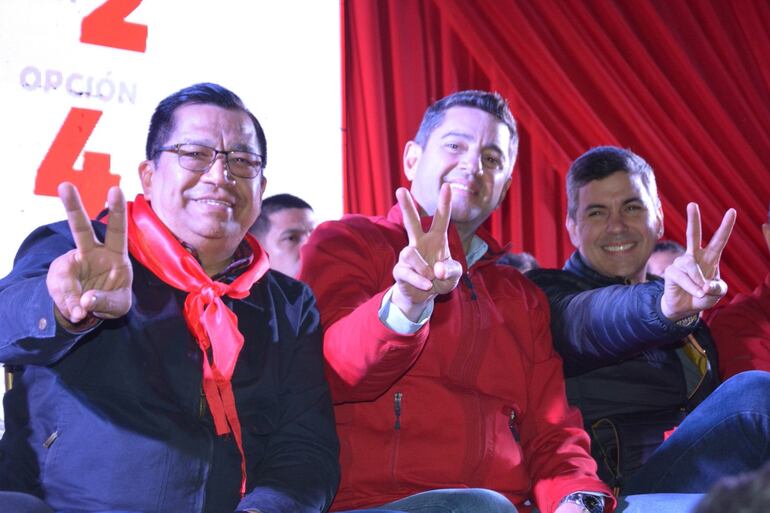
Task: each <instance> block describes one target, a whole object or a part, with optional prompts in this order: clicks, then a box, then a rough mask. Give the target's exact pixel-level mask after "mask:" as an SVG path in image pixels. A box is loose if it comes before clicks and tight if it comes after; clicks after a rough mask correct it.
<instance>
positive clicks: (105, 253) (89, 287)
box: [46, 183, 133, 330]
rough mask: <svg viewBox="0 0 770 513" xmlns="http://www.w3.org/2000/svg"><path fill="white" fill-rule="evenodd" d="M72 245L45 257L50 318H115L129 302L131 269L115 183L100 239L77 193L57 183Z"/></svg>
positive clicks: (67, 322)
mask: <svg viewBox="0 0 770 513" xmlns="http://www.w3.org/2000/svg"><path fill="white" fill-rule="evenodd" d="M59 197H60V198H61V200H62V203H63V204H64V208H65V210H66V211H67V221H68V222H69V227H70V231H71V232H72V238H73V239H74V240H75V249H73V250H71V251H68V252H67V253H64V254H63V255H61V256H60V257H58V258H57V259H56V260H54V261H53V262H51V266H50V267H49V269H48V277H47V279H46V285H47V286H48V293H49V294H50V295H51V298H53V301H54V304H55V305H56V320H57V322H59V324H60V325H62V327H64V328H66V329H75V330H77V329H78V328H80V327H81V326H83V324H84V323H85V324H87V325H88V326H87V327H90V326H92V325H93V321H92V322H88V320H89V319H115V318H117V317H121V316H123V315H125V314H126V313H127V312H128V310H129V309H130V308H131V283H132V281H133V271H132V269H131V263H130V261H129V258H128V247H127V242H126V200H125V198H124V197H123V192H122V191H121V190H120V188H118V187H112V188H111V189H110V191H109V193H108V196H107V206H108V208H109V211H110V217H109V222H108V224H107V234H106V236H105V239H104V243H103V244H102V243H101V242H99V240H98V239H97V238H96V235H95V234H94V230H93V228H92V226H91V222H90V221H89V219H88V216H87V215H86V212H85V209H84V208H83V204H82V202H81V201H80V195H79V194H78V191H77V189H76V188H75V186H74V185H72V184H71V183H62V184H61V185H59Z"/></svg>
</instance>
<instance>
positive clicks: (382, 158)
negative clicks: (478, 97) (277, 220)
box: [342, 0, 770, 293]
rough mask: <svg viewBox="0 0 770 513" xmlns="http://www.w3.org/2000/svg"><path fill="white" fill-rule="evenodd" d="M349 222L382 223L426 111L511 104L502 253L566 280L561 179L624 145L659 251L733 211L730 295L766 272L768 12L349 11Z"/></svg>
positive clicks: (721, 4)
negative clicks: (514, 134) (663, 243)
mask: <svg viewBox="0 0 770 513" xmlns="http://www.w3.org/2000/svg"><path fill="white" fill-rule="evenodd" d="M342 16H343V30H344V35H343V36H344V37H343V39H344V46H343V48H344V64H343V73H344V77H343V82H344V92H343V95H344V99H343V103H344V109H345V110H344V125H345V126H344V139H345V156H344V165H345V170H344V174H345V180H344V183H345V209H346V211H348V212H360V213H364V214H382V213H384V212H385V211H386V210H387V209H388V208H389V207H390V205H392V204H393V202H394V199H393V191H394V190H395V188H396V187H397V186H399V185H402V184H403V185H406V181H405V179H404V177H403V172H402V163H401V156H402V155H401V153H402V150H403V146H404V143H405V142H406V141H407V140H409V139H410V138H411V137H412V136H413V135H414V133H415V131H416V130H417V126H418V124H419V121H420V119H421V116H422V113H423V111H424V110H425V108H426V107H427V106H428V104H429V103H431V102H432V101H434V100H436V99H438V98H441V97H442V96H444V95H446V94H449V93H451V92H454V91H457V90H460V89H468V88H477V89H491V90H497V91H499V92H500V93H502V94H503V95H504V96H505V97H506V98H508V100H509V101H510V104H511V109H512V110H513V113H514V115H515V117H516V118H517V120H518V121H519V128H520V132H521V143H520V152H519V158H518V162H517V164H516V170H515V174H514V185H513V187H512V189H511V192H510V193H509V196H508V198H507V200H506V202H505V204H504V205H503V206H502V207H501V209H500V210H499V211H498V212H496V213H495V214H494V215H493V217H492V218H491V219H490V220H489V222H488V227H489V228H490V229H491V230H492V232H493V233H494V234H495V236H496V237H497V238H498V239H499V240H500V241H501V242H504V243H505V242H509V241H510V242H512V243H513V248H514V250H516V251H519V250H526V251H530V252H531V253H533V254H534V255H535V256H536V257H537V258H538V260H539V261H540V262H541V264H542V265H544V266H546V267H561V265H562V264H563V262H564V260H565V259H566V258H567V257H568V256H569V254H570V253H571V252H572V246H571V244H570V243H569V239H568V238H567V236H566V231H565V229H564V217H565V209H566V201H565V194H564V174H565V172H566V170H567V167H568V166H569V163H570V162H571V161H572V160H573V159H574V158H576V157H577V156H578V155H580V154H581V153H583V152H584V151H585V150H587V149H588V148H590V147H592V146H596V145H600V144H613V145H619V146H623V147H628V148H630V149H632V150H633V151H635V152H637V153H639V154H640V155H642V156H643V157H644V158H646V159H647V160H648V161H649V162H650V164H652V166H653V167H654V169H655V170H656V176H657V178H658V185H659V189H660V195H661V199H662V201H663V207H664V213H665V224H666V237H667V238H671V239H674V240H677V241H679V242H683V240H684V230H685V225H686V213H685V208H686V204H687V202H689V201H696V202H698V203H699V204H700V206H701V214H702V218H703V224H704V238H705V239H706V241H708V238H709V237H710V235H711V234H712V233H713V230H714V229H715V228H716V226H717V225H718V223H719V221H720V220H721V216H722V214H723V213H724V211H725V210H726V209H727V208H729V207H736V208H737V209H738V223H737V225H736V229H735V231H734V232H733V236H732V238H731V240H730V243H729V245H728V247H727V250H726V251H725V254H724V256H723V260H722V262H723V263H722V274H723V276H724V277H725V279H726V280H727V282H728V283H729V284H730V286H731V292H732V293H734V292H736V291H746V290H749V289H751V288H753V286H754V284H756V283H758V282H759V281H760V279H761V278H762V277H763V276H764V273H765V272H766V270H767V268H768V261H769V258H768V255H767V250H766V249H765V245H764V241H763V239H762V236H761V233H760V228H759V225H760V223H761V222H763V220H764V219H766V218H767V209H768V201H770V170H769V169H768V164H767V163H768V162H770V35H769V33H770V3H769V2H767V0H732V1H730V0H699V1H697V2H694V1H687V0H638V1H627V0H614V1H611V0H591V1H586V0H537V1H534V0H343V3H342Z"/></svg>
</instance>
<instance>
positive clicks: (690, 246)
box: [685, 203, 701, 255]
mask: <svg viewBox="0 0 770 513" xmlns="http://www.w3.org/2000/svg"><path fill="white" fill-rule="evenodd" d="M686 241H687V248H686V250H685V253H686V254H688V255H694V254H695V250H697V249H700V242H701V231H700V209H699V208H698V204H697V203H688V204H687V234H686Z"/></svg>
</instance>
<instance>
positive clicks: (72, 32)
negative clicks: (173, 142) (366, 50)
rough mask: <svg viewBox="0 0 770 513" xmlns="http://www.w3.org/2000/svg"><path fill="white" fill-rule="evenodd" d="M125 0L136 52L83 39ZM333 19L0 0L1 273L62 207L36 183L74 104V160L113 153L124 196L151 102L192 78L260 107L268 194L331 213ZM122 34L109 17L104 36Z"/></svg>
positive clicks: (278, 0)
mask: <svg viewBox="0 0 770 513" xmlns="http://www.w3.org/2000/svg"><path fill="white" fill-rule="evenodd" d="M122 5H128V6H135V9H134V10H133V11H132V12H131V13H130V14H128V16H127V17H126V18H125V20H124V21H126V22H128V23H132V24H139V25H144V26H146V27H147V38H146V48H145V50H144V51H132V50H127V49H118V48H113V47H110V46H106V45H100V44H89V43H83V42H80V38H81V23H82V21H83V19H84V18H86V17H88V16H89V15H91V16H94V15H93V13H94V11H95V10H96V9H97V8H100V7H101V6H104V7H101V8H102V9H103V10H102V11H101V12H105V11H106V12H107V14H108V18H115V19H117V21H118V23H120V22H121V21H122V17H121V16H117V17H116V16H115V14H110V12H111V10H112V9H114V8H120V7H121V6H122ZM116 13H117V14H120V13H119V12H117V11H116ZM90 19H92V20H93V19H94V18H93V17H92V18H90ZM339 22H340V13H339V3H338V1H336V0H218V1H216V2H214V1H204V0H107V1H105V0H0V120H2V122H0V141H2V143H3V149H4V153H3V154H2V169H3V173H4V179H3V180H2V182H3V184H4V187H3V189H4V190H3V201H1V202H0V219H2V222H1V223H0V230H2V237H1V239H2V244H1V245H0V276H4V275H6V274H7V273H8V272H9V271H10V269H11V266H12V261H13V256H14V254H15V252H16V249H17V248H18V246H19V244H20V243H21V241H22V240H23V239H24V237H25V236H26V235H27V234H28V233H29V232H30V231H31V230H32V229H33V228H35V227H36V226H38V225H41V224H45V223H48V222H51V221H54V220H59V219H63V217H64V211H63V208H62V206H61V204H60V202H59V200H58V198H56V197H52V196H44V195H36V194H35V193H34V189H35V180H36V177H37V175H38V173H39V171H40V170H39V168H40V165H41V163H42V162H43V159H44V157H45V156H46V154H47V153H48V151H49V148H50V147H51V145H52V144H53V142H54V140H55V139H56V136H57V133H59V130H60V128H61V127H62V124H63V122H64V120H65V118H66V117H67V115H68V113H70V111H71V109H73V108H76V109H88V110H95V111H101V116H100V118H99V120H98V122H97V124H96V126H95V128H94V130H93V132H92V134H91V135H90V137H89V138H88V139H87V142H86V143H85V147H84V148H83V149H82V151H77V153H78V155H79V156H78V158H77V161H76V163H75V165H74V169H76V170H78V169H82V167H83V152H93V153H102V154H109V156H110V171H109V172H110V173H111V174H114V175H119V176H120V184H121V186H122V188H123V190H124V192H125V193H126V195H127V197H128V198H129V199H131V198H133V197H134V195H135V194H137V193H138V192H140V187H139V181H138V177H137V171H136V170H137V165H138V163H139V162H140V161H141V160H142V159H143V158H144V143H145V137H146V133H147V127H148V124H149V119H150V116H151V114H152V110H153V109H154V107H155V105H157V103H158V101H160V100H161V99H162V98H164V97H165V96H167V95H168V94H170V93H172V92H174V91H176V90H178V89H180V88H182V87H185V86H187V85H190V84H192V83H195V82H201V81H210V82H217V83H220V84H222V85H224V86H225V87H228V88H229V89H231V90H233V91H234V92H235V93H237V94H238V95H239V96H241V98H242V99H243V100H244V102H245V103H246V105H247V106H248V107H249V108H250V110H251V111H252V112H253V113H254V114H255V115H256V116H257V117H258V118H259V120H260V122H261V123H262V125H263V127H264V129H265V132H266V134H267V142H268V151H269V163H268V167H267V169H266V176H267V178H268V187H267V190H266V192H265V194H266V195H272V194H277V193H280V192H290V193H292V194H296V195H298V196H300V197H302V198H304V199H305V200H307V201H308V202H309V203H310V204H311V205H313V207H314V209H315V211H316V218H317V219H318V220H319V221H321V220H325V219H331V218H337V217H339V216H340V215H341V214H342V173H341V169H342V149H341V133H340V124H341V121H340V120H341V92H340V91H341V87H340V26H339ZM98 25H99V26H102V24H101V23H99V24H98ZM129 30H131V29H129ZM124 32H125V28H124V27H122V26H120V25H119V26H118V27H117V28H113V29H110V30H109V31H108V38H109V39H110V43H109V44H114V42H115V41H116V40H120V39H121V37H120V35H121V34H123V33H124ZM84 92H86V93H89V92H90V93H91V94H82V93H84ZM59 164H60V165H61V166H63V167H61V169H63V170H64V171H65V172H67V173H69V172H70V171H69V170H70V169H72V167H73V166H67V165H65V164H67V163H66V162H60V163H59ZM77 172H80V173H82V171H74V172H72V173H77ZM72 176H75V175H72ZM92 182H93V181H92ZM0 329H2V327H1V326H0ZM0 421H1V419H0Z"/></svg>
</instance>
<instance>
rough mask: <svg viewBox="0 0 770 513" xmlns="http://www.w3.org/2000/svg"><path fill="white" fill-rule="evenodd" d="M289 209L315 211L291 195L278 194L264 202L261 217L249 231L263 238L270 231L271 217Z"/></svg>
mask: <svg viewBox="0 0 770 513" xmlns="http://www.w3.org/2000/svg"><path fill="white" fill-rule="evenodd" d="M287 208H306V209H308V210H313V207H311V206H310V204H309V203H308V202H307V201H305V200H303V199H302V198H298V197H296V196H293V195H291V194H276V195H274V196H270V197H268V198H265V199H263V200H262V210H261V211H260V212H259V217H257V220H256V221H254V224H253V225H251V228H249V231H250V232H251V233H253V234H254V235H256V236H260V237H261V236H262V235H264V234H265V233H267V231H268V230H269V229H270V215H271V214H273V213H274V212H279V211H281V210H285V209H287Z"/></svg>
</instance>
